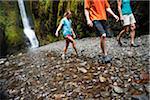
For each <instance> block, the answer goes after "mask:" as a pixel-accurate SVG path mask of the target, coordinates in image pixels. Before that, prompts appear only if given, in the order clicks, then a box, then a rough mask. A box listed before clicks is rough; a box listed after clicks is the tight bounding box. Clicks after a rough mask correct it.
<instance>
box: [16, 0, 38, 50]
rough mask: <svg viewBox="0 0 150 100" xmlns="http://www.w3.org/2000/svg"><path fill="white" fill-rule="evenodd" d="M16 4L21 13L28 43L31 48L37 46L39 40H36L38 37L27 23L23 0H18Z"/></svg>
mask: <svg viewBox="0 0 150 100" xmlns="http://www.w3.org/2000/svg"><path fill="white" fill-rule="evenodd" d="M18 5H19V9H20V13H21V18H22V22H23V26H24V29H23V31H24V34H25V35H26V36H27V38H28V39H29V41H30V44H31V48H37V47H39V42H38V39H37V37H36V35H35V32H34V30H32V29H31V26H30V25H29V21H28V19H27V15H26V11H25V7H24V2H23V0H18Z"/></svg>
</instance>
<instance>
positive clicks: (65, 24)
mask: <svg viewBox="0 0 150 100" xmlns="http://www.w3.org/2000/svg"><path fill="white" fill-rule="evenodd" d="M70 17H71V11H67V12H66V13H65V14H64V18H62V19H61V21H60V24H59V26H58V28H57V30H56V33H55V35H56V36H57V37H58V34H59V30H60V29H61V28H62V30H63V36H64V38H65V40H66V46H65V48H64V53H63V54H62V56H61V57H62V59H65V55H66V52H67V49H68V46H69V43H70V42H71V43H72V47H73V48H74V50H75V52H76V55H78V53H77V49H76V42H75V40H74V38H75V37H76V35H75V33H74V31H73V29H72V28H71V19H70Z"/></svg>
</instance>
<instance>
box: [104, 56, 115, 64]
mask: <svg viewBox="0 0 150 100" xmlns="http://www.w3.org/2000/svg"><path fill="white" fill-rule="evenodd" d="M112 58H113V57H112V56H108V55H106V56H103V57H102V63H110V62H111V61H112Z"/></svg>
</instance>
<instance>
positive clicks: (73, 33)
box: [71, 28, 76, 38]
mask: <svg viewBox="0 0 150 100" xmlns="http://www.w3.org/2000/svg"><path fill="white" fill-rule="evenodd" d="M71 32H72V35H73V38H76V34H75V32H74V31H73V29H72V28H71Z"/></svg>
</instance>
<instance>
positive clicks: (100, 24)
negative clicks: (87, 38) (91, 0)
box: [93, 20, 110, 36]
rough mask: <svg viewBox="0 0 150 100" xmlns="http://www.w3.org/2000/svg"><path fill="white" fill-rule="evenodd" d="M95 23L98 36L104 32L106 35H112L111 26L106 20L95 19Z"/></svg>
mask: <svg viewBox="0 0 150 100" xmlns="http://www.w3.org/2000/svg"><path fill="white" fill-rule="evenodd" d="M93 25H94V27H95V29H96V33H97V35H98V36H101V35H103V34H106V36H108V35H110V28H109V26H108V23H107V22H106V20H94V21H93Z"/></svg>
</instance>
